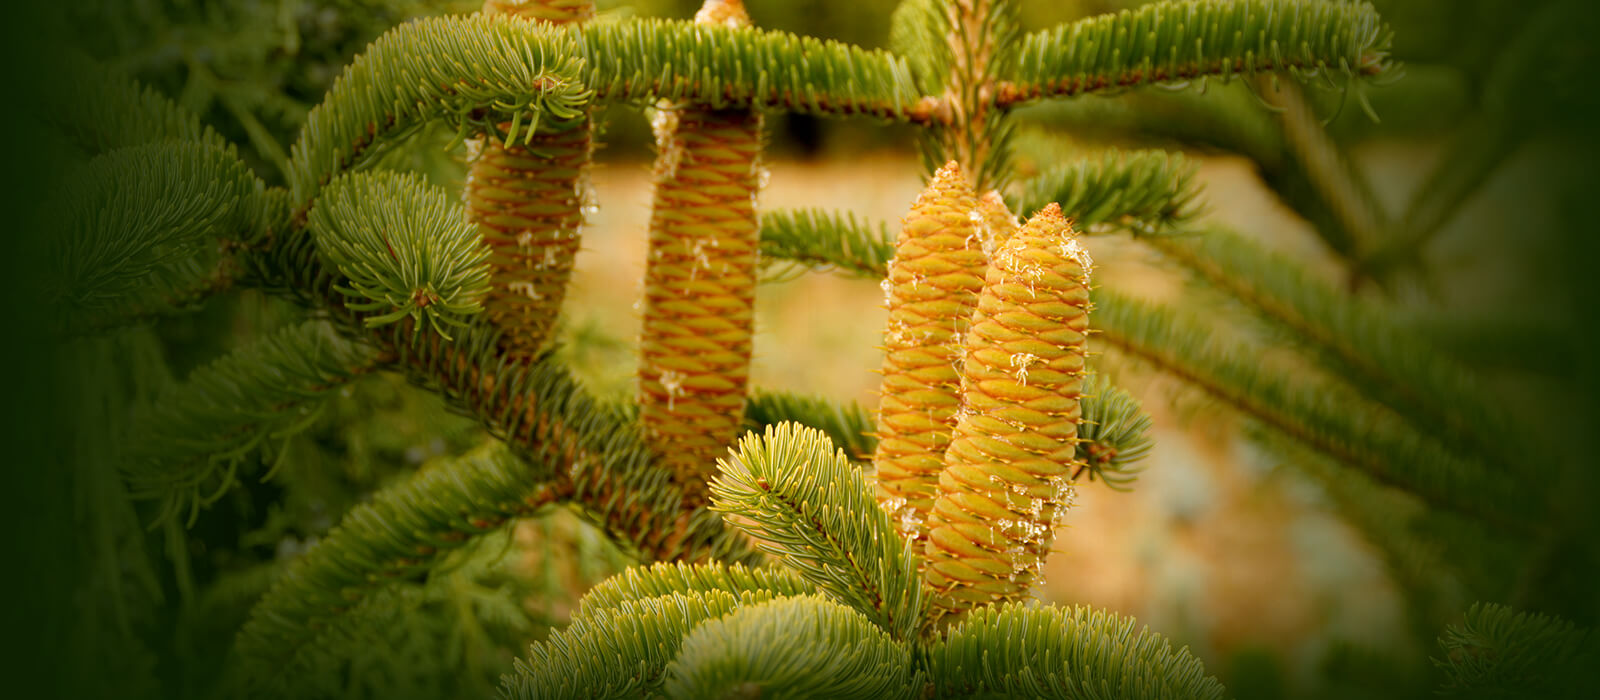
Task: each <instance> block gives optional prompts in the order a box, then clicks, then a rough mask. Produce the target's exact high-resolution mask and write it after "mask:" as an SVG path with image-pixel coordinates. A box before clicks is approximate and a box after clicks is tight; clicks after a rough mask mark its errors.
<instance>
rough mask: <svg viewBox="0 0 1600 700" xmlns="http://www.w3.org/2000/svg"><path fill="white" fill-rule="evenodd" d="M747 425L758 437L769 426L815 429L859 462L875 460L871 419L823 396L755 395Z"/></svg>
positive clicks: (748, 408) (851, 405)
mask: <svg viewBox="0 0 1600 700" xmlns="http://www.w3.org/2000/svg"><path fill="white" fill-rule="evenodd" d="M744 414H745V423H746V424H747V426H748V427H749V428H750V429H751V430H754V431H756V432H758V433H760V432H763V431H765V430H766V429H767V428H768V427H769V426H775V425H778V424H779V423H785V422H794V423H799V424H800V425H803V426H806V427H808V428H815V429H817V430H820V431H822V432H823V434H825V435H827V436H828V439H829V440H832V441H833V444H835V445H838V446H839V449H842V450H844V451H845V454H848V455H850V458H851V459H854V460H857V461H868V460H871V459H872V451H873V449H875V448H876V447H877V445H878V441H877V439H876V438H874V437H873V436H872V431H873V429H874V425H873V421H872V416H871V414H869V413H868V412H867V410H866V409H865V408H862V407H861V405H860V404H858V403H854V402H849V403H839V402H835V401H831V400H829V399H826V398H823V397H820V396H802V395H799V394H787V393H779V392H773V391H756V392H755V393H753V394H751V396H750V399H749V401H747V402H746V403H745V408H744Z"/></svg>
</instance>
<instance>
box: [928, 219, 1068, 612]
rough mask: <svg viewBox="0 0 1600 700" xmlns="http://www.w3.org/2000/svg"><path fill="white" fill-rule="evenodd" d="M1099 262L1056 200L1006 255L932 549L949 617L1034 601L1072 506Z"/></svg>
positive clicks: (938, 599) (987, 309)
mask: <svg viewBox="0 0 1600 700" xmlns="http://www.w3.org/2000/svg"><path fill="white" fill-rule="evenodd" d="M1091 264H1092V263H1091V261H1090V260H1089V256H1088V254H1087V253H1086V252H1085V251H1084V250H1083V248H1082V247H1080V246H1079V245H1078V241H1077V238H1076V237H1075V236H1073V235H1072V231H1071V229H1070V227H1069V225H1068V223H1067V221H1066V219H1065V218H1063V217H1062V215H1061V210H1060V208H1059V207H1057V206H1056V205H1054V204H1051V205H1050V206H1049V207H1047V208H1045V209H1044V210H1043V211H1041V212H1039V213H1038V214H1037V215H1035V216H1034V217H1033V219H1031V220H1029V221H1028V223H1027V224H1026V225H1025V226H1023V227H1022V228H1021V230H1019V231H1018V232H1017V233H1016V234H1014V235H1013V236H1012V237H1010V238H1009V239H1007V240H1006V241H1005V242H1004V243H1001V244H999V245H998V246H997V247H996V248H995V252H994V255H993V257H992V259H991V261H990V266H989V268H988V272H987V275H986V278H985V280H984V288H983V291H982V293H981V295H980V296H979V299H978V309H977V313H976V314H975V315H974V317H973V320H972V325H971V328H970V330H969V331H968V333H967V335H966V339H965V345H964V347H965V350H966V353H965V355H966V357H965V361H964V363H963V364H962V374H961V392H962V398H963V401H962V405H961V409H960V412H959V414H958V416H957V421H956V427H955V435H954V439H953V440H952V442H951V444H950V447H949V449H948V450H947V451H946V453H945V455H944V457H945V459H944V461H945V465H946V466H945V469H944V471H943V472H942V473H941V474H940V476H939V495H938V498H937V500H936V501H935V502H934V505H933V511H932V513H931V514H930V517H929V520H930V522H929V526H930V528H929V536H928V541H927V543H926V546H925V549H924V551H925V554H926V558H927V565H926V567H925V569H924V576H925V580H926V582H927V583H928V586H929V588H930V590H931V591H932V594H933V604H934V607H935V608H936V610H938V611H939V612H938V614H939V615H940V616H950V615H959V614H960V613H962V612H964V611H966V610H969V609H971V608H973V607H977V606H981V605H987V604H990V603H995V602H1001V601H1005V600H1014V599H1016V598H1019V597H1021V596H1022V595H1024V594H1025V593H1026V592H1027V590H1028V587H1029V586H1030V585H1031V584H1032V583H1033V582H1034V578H1035V576H1036V574H1037V573H1038V571H1039V567H1040V564H1041V563H1042V561H1043V559H1044V556H1045V555H1046V554H1047V553H1048V551H1049V549H1050V544H1051V540H1052V538H1053V536H1054V531H1055V528H1056V525H1057V524H1058V523H1057V522H1056V521H1057V518H1058V516H1060V515H1061V514H1062V513H1063V512H1064V511H1065V510H1066V508H1067V507H1068V506H1069V505H1070V503H1071V499H1072V481H1071V480H1072V474H1073V472H1074V471H1075V470H1076V469H1077V465H1076V464H1075V456H1074V453H1075V451H1076V449H1077V442H1078V426H1079V424H1080V423H1081V422H1082V416H1081V412H1080V409H1079V405H1078V401H1079V398H1080V397H1081V396H1082V393H1083V381H1084V376H1085V374H1086V372H1085V369H1084V341H1085V336H1086V334H1087V332H1088V328H1089V326H1088V320H1089V270H1090V266H1091Z"/></svg>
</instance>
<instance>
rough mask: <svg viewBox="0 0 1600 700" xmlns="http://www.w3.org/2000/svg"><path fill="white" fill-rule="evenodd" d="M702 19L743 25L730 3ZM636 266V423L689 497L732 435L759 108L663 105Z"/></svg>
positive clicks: (753, 230)
mask: <svg viewBox="0 0 1600 700" xmlns="http://www.w3.org/2000/svg"><path fill="white" fill-rule="evenodd" d="M695 21H697V22H699V23H701V24H723V25H728V26H749V24H750V18H749V15H747V14H745V11H744V5H743V3H742V2H740V1H739V0H708V1H707V2H706V4H705V6H704V7H703V8H702V9H701V10H700V13H699V14H698V15H696V17H695ZM652 121H653V123H654V125H655V129H656V141H657V149H658V153H657V157H656V166H655V201H654V203H653V207H652V212H651V217H650V234H649V239H650V252H649V257H648V259H647V261H646V263H645V282H644V302H643V311H644V328H643V333H642V336H641V339H640V352H641V357H640V363H639V393H640V403H641V407H640V420H641V421H642V422H643V424H644V426H645V434H646V435H647V436H648V439H649V440H650V441H651V443H652V446H653V447H654V448H655V449H656V451H657V452H658V453H659V454H661V455H662V459H663V461H664V463H665V464H666V465H667V466H668V467H669V468H671V469H672V470H673V471H674V472H676V473H677V475H678V477H679V483H681V484H683V487H684V489H685V493H686V495H687V496H688V498H690V499H691V500H696V501H699V500H703V499H704V498H705V497H706V494H707V491H706V487H707V484H708V481H709V479H710V477H711V475H712V474H714V473H715V471H716V463H717V458H718V457H721V456H723V455H725V454H726V452H727V449H728V445H730V444H732V443H733V442H734V441H735V440H737V439H738V437H739V434H740V433H741V432H742V423H743V417H744V404H745V395H746V386H747V381H748V378H749V373H750V348H751V326H752V324H753V319H754V315H755V289H756V264H757V262H758V256H757V251H758V249H759V246H760V236H759V232H758V229H757V224H758V218H757V214H756V203H755V200H756V195H757V193H758V191H759V190H760V188H761V180H762V166H761V163H760V160H761V115H760V113H758V112H753V111H750V110H720V111H719V110H703V109H693V108H688V107H673V106H670V105H663V106H662V107H660V108H659V109H658V110H657V111H656V113H655V115H654V117H653V119H652Z"/></svg>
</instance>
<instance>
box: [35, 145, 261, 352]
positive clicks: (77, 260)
mask: <svg viewBox="0 0 1600 700" xmlns="http://www.w3.org/2000/svg"><path fill="white" fill-rule="evenodd" d="M66 182H67V183H68V184H67V185H66V186H65V188H64V189H62V190H60V191H59V192H58V193H57V197H58V199H57V200H56V201H54V202H52V203H49V204H48V205H47V206H48V208H49V209H50V210H54V211H58V212H60V214H61V215H60V219H59V221H60V223H59V225H60V227H61V230H60V231H58V232H57V233H56V234H55V235H54V236H52V238H51V240H50V243H51V248H52V250H51V251H50V255H51V257H50V264H51V266H52V267H53V268H54V269H53V271H52V272H53V274H52V275H51V279H52V280H53V285H54V287H55V288H54V289H52V290H51V292H52V294H51V296H52V301H54V302H55V303H56V304H58V305H59V308H58V312H59V313H61V315H62V317H61V322H62V325H63V326H64V328H66V329H81V328H85V327H100V328H103V327H107V326H113V325H118V324H121V323H126V322H128V321H129V320H132V319H136V318H139V317H143V316H149V315H154V314H159V313H167V312H170V311H174V310H177V309H179V308H182V307H184V306H186V305H189V304H191V303H192V302H193V301H194V300H197V299H199V298H202V297H203V296H205V294H206V292H207V291H208V290H212V289H216V288H219V287H222V286H226V284H225V283H226V281H227V275H226V274H225V273H223V272H221V271H220V270H222V269H224V268H225V265H226V261H227V259H228V257H229V254H230V252H231V250H230V248H231V247H232V246H234V245H237V244H238V243H240V242H242V241H249V240H253V239H254V238H256V237H257V235H258V231H257V230H256V226H257V224H258V221H259V217H260V215H261V214H262V213H263V203H262V200H260V199H259V196H260V194H261V192H262V191H263V187H264V185H263V184H262V183H261V181H260V180H259V179H257V178H256V177H255V176H254V175H252V174H251V173H250V171H249V170H248V169H247V168H246V167H245V165H244V164H243V163H241V162H240V161H239V159H238V158H237V157H235V156H234V155H233V154H232V153H231V152H229V151H227V150H223V149H220V148H217V147H215V146H211V145H205V144H201V143H192V142H188V143H186V142H173V143H159V144H158V143H151V144H147V145H142V146H131V147H127V148H120V149H117V150H115V151H111V152H108V153H105V154H103V155H101V156H98V157H96V158H94V159H93V160H91V161H90V162H89V163H88V164H87V165H85V166H83V167H82V168H81V169H79V170H78V171H77V172H76V173H74V174H72V175H70V176H69V177H68V179H67V181H66Z"/></svg>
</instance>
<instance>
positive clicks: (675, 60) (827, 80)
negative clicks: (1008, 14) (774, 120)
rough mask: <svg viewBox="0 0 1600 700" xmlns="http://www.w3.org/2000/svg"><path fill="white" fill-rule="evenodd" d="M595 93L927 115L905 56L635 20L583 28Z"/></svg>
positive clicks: (647, 100)
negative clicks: (913, 82) (902, 57)
mask: <svg viewBox="0 0 1600 700" xmlns="http://www.w3.org/2000/svg"><path fill="white" fill-rule="evenodd" d="M582 33H583V34H582V35H583V41H582V51H583V59H584V66H583V76H584V81H583V82H584V83H585V84H586V85H589V86H590V87H592V88H594V90H595V94H596V96H597V97H598V98H599V99H604V100H614V101H623V102H632V103H635V104H642V105H650V104H654V103H656V102H658V101H660V100H668V101H671V102H675V103H687V104H689V105H691V106H694V107H700V108H709V109H730V108H746V107H753V108H761V109H780V110H784V111H787V112H795V113H800V114H816V115H823V116H852V115H862V116H869V117H878V118H882V119H894V120H912V121H925V120H927V119H928V118H929V117H930V115H929V114H928V112H927V111H926V105H925V104H923V103H921V101H920V100H919V97H920V96H919V95H918V94H917V92H916V90H915V87H914V86H913V84H912V80H911V72H910V69H909V68H908V67H907V66H906V63H905V61H904V59H901V58H899V57H896V56H894V55H892V54H889V53H887V52H884V51H869V50H864V49H860V48H857V47H854V46H850V45H847V44H841V43H839V42H836V41H822V40H818V39H813V38H811V37H797V36H795V35H793V34H789V33H786V32H776V31H762V30H756V29H729V28H727V27H722V26H705V25H700V24H696V23H693V22H683V21H671V20H657V19H650V20H635V21H622V22H603V23H592V24H590V25H587V26H585V27H583V29H582Z"/></svg>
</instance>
